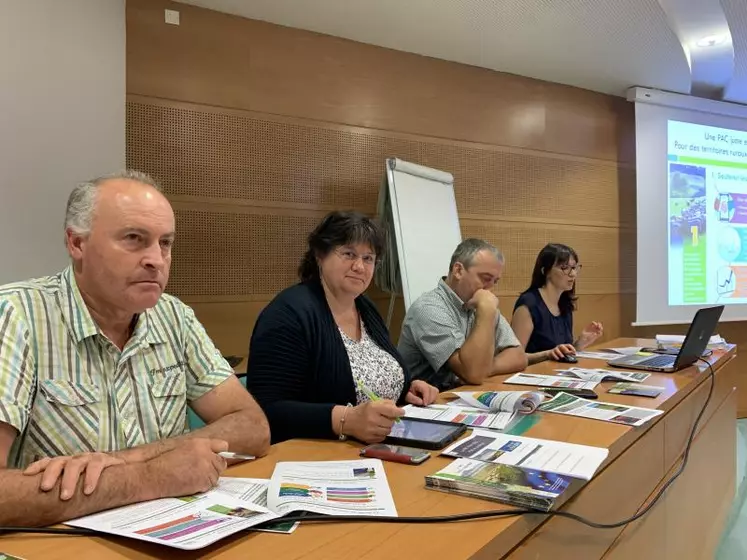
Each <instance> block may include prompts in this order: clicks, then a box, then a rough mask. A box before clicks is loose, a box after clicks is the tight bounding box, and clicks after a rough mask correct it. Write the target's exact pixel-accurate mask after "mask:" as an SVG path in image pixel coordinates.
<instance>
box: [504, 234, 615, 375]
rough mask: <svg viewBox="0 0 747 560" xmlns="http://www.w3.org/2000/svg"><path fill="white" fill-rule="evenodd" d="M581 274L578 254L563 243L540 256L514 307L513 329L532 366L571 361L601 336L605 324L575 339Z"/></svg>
mask: <svg viewBox="0 0 747 560" xmlns="http://www.w3.org/2000/svg"><path fill="white" fill-rule="evenodd" d="M580 272H581V264H580V263H579V262H578V255H577V254H576V251H574V250H573V249H571V248H570V247H568V245H562V244H560V243H550V244H548V245H545V246H544V247H543V248H542V250H541V251H540V253H539V255H537V261H536V262H535V264H534V270H533V271H532V283H531V285H530V286H529V289H528V290H526V291H525V292H524V293H522V294H521V295H520V296H519V299H518V300H516V304H515V305H514V315H513V318H512V319H511V326H512V327H513V329H514V332H515V333H516V336H517V337H518V339H519V341H520V342H521V343H522V344H523V345H524V348H525V350H526V353H527V357H528V358H529V363H530V364H536V363H538V362H542V361H544V360H558V361H563V360H566V361H567V360H568V358H566V356H572V355H573V354H575V353H576V351H577V350H582V349H584V348H586V347H587V346H589V345H590V344H592V343H593V342H594V341H595V340H596V339H597V338H599V337H600V336H601V335H602V332H603V329H602V324H601V323H598V322H596V321H595V322H592V323H590V324H589V325H587V326H586V328H584V330H583V331H582V332H581V334H580V335H579V337H578V338H577V339H576V340H575V341H574V339H573V311H574V310H575V309H576V279H577V278H578V274H579V273H580Z"/></svg>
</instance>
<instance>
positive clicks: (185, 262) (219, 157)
mask: <svg viewBox="0 0 747 560" xmlns="http://www.w3.org/2000/svg"><path fill="white" fill-rule="evenodd" d="M391 156H397V157H400V158H403V159H406V160H409V161H412V162H416V163H420V164H423V165H427V166H430V167H435V168H438V169H443V170H446V171H449V172H451V173H453V174H454V176H455V189H456V195H457V204H458V207H459V212H460V220H461V223H462V229H463V234H464V235H465V236H476V237H482V238H485V239H488V240H489V241H491V242H493V243H495V244H496V245H498V246H499V247H500V248H501V249H502V250H503V251H504V252H505V254H506V257H507V268H506V273H505V275H504V279H503V281H502V285H501V288H500V290H501V292H504V293H518V292H519V291H521V290H523V289H524V288H526V285H527V283H528V281H529V277H530V273H531V267H532V265H533V263H534V259H535V257H536V254H537V251H538V250H539V249H540V247H541V246H542V245H543V244H544V243H546V242H548V241H558V242H563V243H568V244H569V245H571V246H573V247H574V248H575V249H576V250H577V251H578V252H579V254H580V257H581V260H582V262H583V264H584V270H583V276H582V279H581V280H580V281H579V293H584V291H587V292H593V293H607V294H614V293H619V292H621V291H622V292H628V291H633V290H634V280H633V275H632V273H631V272H632V267H633V266H634V261H635V255H634V251H635V246H634V237H633V234H632V233H625V231H627V230H625V229H620V228H619V227H618V226H619V224H620V223H621V222H622V223H632V222H633V221H634V188H635V182H634V172H633V171H632V170H630V169H626V168H618V167H616V166H614V165H610V164H609V163H605V162H596V161H589V160H579V159H575V158H559V157H551V156H548V155H543V154H539V153H514V152H511V151H507V150H501V149H498V148H496V149H488V148H483V147H479V146H469V145H465V144H459V143H454V144H447V143H440V142H435V141H428V140H427V139H423V140H417V139H408V138H400V137H397V136H395V135H387V134H386V133H383V132H375V133H373V132H370V133H368V132H360V131H356V130H350V129H339V128H329V127H322V126H313V125H310V124H306V123H302V124H298V123H288V122H278V121H275V120H272V117H266V118H265V117H263V118H256V117H254V116H248V115H245V114H237V113H236V112H225V113H219V112H215V111H208V110H205V111H201V110H198V109H197V108H183V107H181V106H179V107H170V106H164V105H163V102H158V103H157V104H156V103H154V104H148V103H141V102H129V103H128V106H127V165H128V166H129V167H133V168H136V169H140V170H142V171H146V172H148V173H151V174H152V175H154V176H155V177H156V178H157V179H159V180H160V181H161V183H162V184H163V186H164V189H165V191H166V193H167V194H168V195H170V196H176V197H179V200H180V201H181V202H185V201H189V199H190V198H192V197H194V198H195V200H198V197H199V201H200V206H199V209H189V208H187V209H185V208H182V209H180V210H179V211H178V212H177V242H176V245H175V247H174V259H173V265H172V266H173V269H172V277H171V282H170V284H169V291H170V292H171V293H174V294H176V295H178V296H179V297H182V298H185V299H190V298H199V299H202V300H205V299H208V300H209V299H210V298H211V297H225V296H232V297H236V296H252V297H253V298H258V297H265V296H266V297H267V298H270V297H272V295H274V294H275V293H277V292H278V291H279V290H281V289H283V288H284V287H286V286H288V285H290V284H292V283H293V282H294V281H295V278H296V276H295V271H296V267H297V265H298V260H299V258H300V256H301V254H302V252H303V250H304V244H305V238H306V235H307V234H308V232H309V231H311V230H312V229H313V227H314V226H315V225H316V223H317V221H318V220H319V219H320V217H321V216H322V215H323V213H324V212H326V210H327V209H329V208H339V209H350V208H353V209H358V210H361V211H364V212H367V213H369V214H373V213H374V212H375V207H376V200H377V196H378V189H379V185H380V182H381V179H382V176H383V174H384V160H385V158H387V157H391ZM423 202H424V208H426V207H427V201H423ZM254 203H259V204H261V205H262V208H261V209H259V208H252V209H251V210H250V213H247V212H242V209H244V210H248V209H249V208H248V207H251V206H253V204H254ZM231 205H234V206H236V212H231V211H227V210H226V208H227V207H228V208H230V206H231ZM237 205H238V206H237ZM187 206H188V205H187ZM297 208H301V209H297ZM309 211H312V212H311V214H312V215H310V212H309ZM504 218H507V219H508V220H504V221H502V219H504ZM543 219H547V220H558V219H560V220H565V221H567V222H568V223H569V224H572V225H566V226H563V225H552V224H543V223H536V222H537V221H538V220H543ZM524 220H526V221H524ZM599 224H605V225H606V227H599ZM446 266H447V263H444V267H446Z"/></svg>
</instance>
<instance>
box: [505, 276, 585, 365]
mask: <svg viewBox="0 0 747 560" xmlns="http://www.w3.org/2000/svg"><path fill="white" fill-rule="evenodd" d="M522 305H525V306H526V307H527V309H528V310H529V314H530V315H531V316H532V323H534V330H533V331H532V335H531V336H530V337H529V341H528V342H527V346H526V349H525V350H526V352H527V354H533V353H535V352H544V351H545V350H550V349H552V348H555V347H556V346H557V345H558V344H573V313H563V314H561V315H560V316H557V317H556V316H555V315H553V314H552V313H550V310H549V309H548V307H547V304H546V303H545V300H543V299H542V296H541V295H540V293H539V290H538V289H536V288H530V289H529V290H527V291H526V292H524V293H523V294H521V295H520V296H519V299H517V300H516V304H515V305H514V311H516V310H517V309H518V308H519V307H521V306H522Z"/></svg>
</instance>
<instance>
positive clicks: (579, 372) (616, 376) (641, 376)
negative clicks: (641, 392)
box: [555, 367, 651, 383]
mask: <svg viewBox="0 0 747 560" xmlns="http://www.w3.org/2000/svg"><path fill="white" fill-rule="evenodd" d="M555 371H557V372H558V373H559V374H560V375H564V376H567V377H576V378H578V379H582V380H584V381H596V382H597V383H601V382H602V381H630V382H631V383H642V382H643V381H646V379H648V378H649V377H651V374H650V373H645V372H642V371H617V370H611V369H601V368H599V369H588V368H578V367H572V368H568V369H557V370H555Z"/></svg>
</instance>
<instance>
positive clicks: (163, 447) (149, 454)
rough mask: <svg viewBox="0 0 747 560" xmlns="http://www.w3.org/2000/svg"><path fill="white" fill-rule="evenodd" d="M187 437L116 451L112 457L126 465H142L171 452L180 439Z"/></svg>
mask: <svg viewBox="0 0 747 560" xmlns="http://www.w3.org/2000/svg"><path fill="white" fill-rule="evenodd" d="M181 437H185V436H179V437H176V438H170V439H162V440H159V441H154V442H152V443H146V444H145V445H138V446H137V447H131V448H129V449H122V450H121V451H115V452H113V453H112V455H114V456H116V457H119V458H120V459H122V460H124V461H125V462H126V463H141V462H143V461H150V460H151V459H155V458H156V457H158V456H159V455H161V454H162V453H166V452H167V451H171V450H172V449H174V447H176V442H177V440H178V439H179V438H181Z"/></svg>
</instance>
